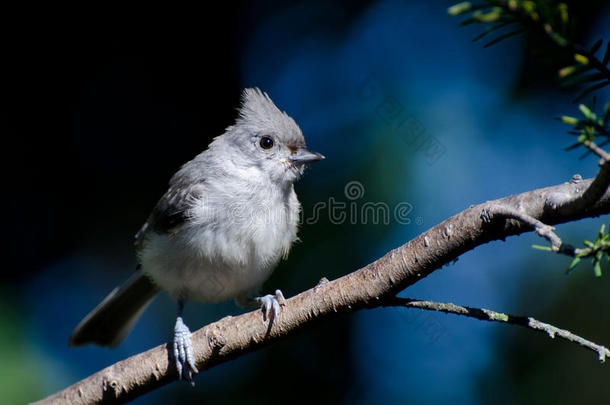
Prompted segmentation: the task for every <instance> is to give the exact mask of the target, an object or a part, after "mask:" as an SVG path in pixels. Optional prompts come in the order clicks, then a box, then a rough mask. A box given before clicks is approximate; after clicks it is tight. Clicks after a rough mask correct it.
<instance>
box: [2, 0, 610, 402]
mask: <svg viewBox="0 0 610 405" xmlns="http://www.w3.org/2000/svg"><path fill="white" fill-rule="evenodd" d="M580 3H581V4H579V2H568V4H569V10H570V13H571V14H572V16H573V18H574V28H573V35H574V39H575V40H576V41H577V42H580V43H582V44H585V45H591V44H592V43H593V42H595V41H596V40H597V39H598V38H600V37H604V38H605V39H606V40H610V8H609V7H608V3H607V2H605V1H592V2H586V4H585V2H580ZM450 4H451V3H450V2H445V1H423V0H422V1H406V0H400V1H399V0H395V1H355V2H348V1H336V2H323V1H309V2H279V1H266V2H257V3H244V2H241V3H235V4H230V5H226V6H216V7H217V8H215V9H214V10H208V11H206V12H200V11H197V10H189V9H187V8H184V9H182V8H178V7H175V8H172V9H165V8H159V9H138V10H126V9H125V10H106V9H94V8H93V7H92V6H91V8H84V7H83V8H80V9H65V10H63V9H58V8H57V7H56V6H53V8H52V9H48V10H38V11H37V12H35V13H33V12H32V11H31V10H22V9H13V10H11V11H10V12H9V13H7V16H9V19H10V20H12V24H11V25H10V26H9V27H10V28H11V29H9V30H8V31H9V34H8V35H7V36H6V37H5V38H4V41H3V42H4V45H5V58H4V60H5V64H6V65H7V67H8V68H9V73H7V74H6V75H5V80H4V81H5V82H6V83H5V84H6V86H5V90H6V91H5V97H6V99H7V101H8V103H7V110H6V112H7V116H6V120H5V122H6V124H7V126H6V130H5V134H6V135H5V139H6V140H8V144H5V149H4V150H5V155H8V156H5V164H6V163H8V165H9V167H8V170H7V171H6V175H5V187H6V189H5V194H8V195H10V201H12V203H11V204H9V207H8V208H9V209H8V210H7V211H6V214H5V216H6V217H7V220H8V222H9V225H10V230H11V235H10V238H9V239H10V241H9V245H8V248H7V252H8V254H9V259H11V260H10V261H9V263H10V266H7V267H6V268H5V269H4V270H3V273H2V276H3V279H2V284H1V286H0V358H1V359H2V362H1V365H0V395H1V397H2V398H3V400H2V402H3V403H8V404H10V403H23V402H27V401H32V400H35V399H39V398H41V397H43V396H46V395H49V394H51V393H53V392H55V391H57V390H59V389H61V388H64V387H65V386H67V385H69V384H71V383H74V382H76V381H77V380H80V379H82V378H84V377H86V376H88V375H90V374H91V373H93V372H95V371H97V370H99V369H101V368H103V367H105V366H107V365H110V364H112V363H113V362H115V361H118V360H120V359H123V358H125V357H127V356H130V355H133V354H135V353H138V352H140V351H143V350H146V349H148V348H150V347H153V346H155V345H158V344H161V343H163V342H166V341H167V340H168V339H169V338H170V333H171V331H172V327H173V322H174V319H175V305H174V303H173V302H172V300H171V299H170V298H169V297H167V296H166V295H161V296H159V297H158V298H157V299H156V300H155V301H154V303H153V305H151V306H150V307H149V309H148V310H147V311H146V313H145V314H144V316H143V317H142V318H141V320H140V321H139V322H138V324H137V325H136V327H135V329H134V330H133V332H132V333H131V334H130V335H129V336H128V338H127V339H126V340H125V341H124V342H123V343H122V344H121V345H120V346H119V347H118V348H117V349H114V350H108V349H102V348H98V347H82V348H68V346H67V341H68V336H69V335H70V333H71V331H72V329H73V328H74V326H75V325H76V324H77V323H78V321H79V320H80V319H81V318H82V317H83V316H84V315H85V314H86V313H87V312H88V311H89V310H90V309H91V308H93V307H94V306H95V305H96V304H97V303H98V302H99V301H100V300H101V299H102V298H103V297H104V296H105V295H106V294H107V293H108V292H109V291H110V290H111V289H112V288H113V287H114V286H115V285H117V284H119V283H120V282H122V281H123V280H125V279H126V278H127V277H128V276H129V274H130V273H131V271H132V270H133V268H134V266H135V257H134V252H133V248H132V238H133V235H134V234H135V232H136V231H137V230H138V229H139V227H140V225H141V224H142V223H143V222H144V221H145V220H146V218H147V216H148V213H149V210H150V209H152V207H153V206H154V204H155V202H156V200H157V198H159V197H160V195H161V194H162V193H163V192H164V190H165V187H166V184H167V181H168V179H169V178H170V177H171V175H172V174H173V172H174V171H175V170H176V169H177V168H178V167H179V166H180V164H182V163H184V162H185V161H187V160H188V159H190V158H192V157H193V156H194V155H195V154H197V153H198V152H199V151H201V150H202V149H203V148H205V147H206V145H207V144H208V143H209V141H210V140H211V138H212V137H214V136H217V135H219V134H221V133H222V132H223V129H224V128H225V127H226V126H228V125H230V124H231V123H232V120H233V119H234V117H235V109H236V107H237V106H238V103H239V94H240V91H241V89H242V88H244V87H250V86H258V87H260V88H261V89H263V90H264V91H266V92H268V93H269V94H270V96H271V97H272V98H273V100H274V101H275V102H276V104H277V105H278V106H279V107H280V108H281V109H283V110H286V111H287V112H288V113H289V114H290V115H292V116H293V117H294V118H295V120H296V122H297V123H299V125H300V126H301V128H302V130H303V132H304V134H305V137H306V139H307V141H308V144H309V146H310V147H311V148H312V149H314V150H317V151H320V152H322V153H323V154H325V155H326V157H327V159H326V160H325V161H323V162H321V163H319V164H316V165H313V166H312V167H311V168H310V169H309V170H308V172H307V174H306V176H305V177H304V178H303V180H302V181H301V182H300V183H298V185H297V192H298V194H299V196H300V199H301V201H302V203H303V207H304V214H305V217H306V218H307V217H311V216H312V215H313V207H314V205H315V204H316V203H320V202H328V201H330V199H331V198H333V199H334V200H335V201H337V202H345V203H346V204H355V205H356V206H358V207H361V205H362V204H364V203H366V202H381V203H385V204H387V205H388V207H392V208H393V207H396V206H397V205H399V204H406V206H408V207H409V208H410V210H409V212H408V215H407V217H406V218H403V219H404V220H403V221H400V222H402V223H399V222H398V221H396V220H394V218H393V217H392V220H391V221H389V223H387V224H385V223H379V224H375V223H372V221H368V222H365V221H361V220H360V221H343V222H342V223H336V221H333V220H332V219H331V218H329V212H328V211H327V210H326V211H324V210H323V211H322V213H321V215H320V218H319V219H318V220H316V221H308V223H305V224H304V225H303V226H302V228H301V231H300V237H301V239H302V242H301V243H299V244H297V245H296V246H295V247H294V249H293V251H292V253H291V255H290V257H289V259H288V260H287V261H285V262H283V263H282V264H281V265H280V267H279V268H278V269H277V271H276V272H275V274H274V275H273V276H272V278H271V279H270V280H269V281H268V282H267V284H266V285H265V290H266V291H272V290H273V289H275V288H281V289H282V290H283V291H284V293H285V295H287V296H292V295H294V294H297V293H299V292H300V291H302V290H305V289H307V288H310V287H312V286H313V285H315V284H316V283H317V281H318V280H319V279H320V278H321V277H328V278H329V279H333V278H336V277H339V276H341V275H343V274H346V273H348V272H351V271H354V270H356V269H358V268H359V267H361V266H363V265H365V264H367V263H369V262H371V261H373V260H374V259H376V258H378V257H380V256H381V255H383V254H384V253H385V252H387V251H388V250H390V249H392V248H394V247H396V246H399V245H401V244H403V243H405V242H406V241H408V240H409V239H411V238H413V237H414V236H416V235H418V234H419V233H421V232H423V231H425V230H426V229H428V228H429V227H431V226H434V225H435V224H437V223H438V222H440V221H442V220H444V219H446V218H448V217H449V216H451V215H453V214H455V213H457V212H459V211H461V210H463V209H464V208H467V207H468V206H469V205H471V204H476V203H480V202H483V201H485V200H489V199H495V198H499V197H502V196H505V195H508V194H513V193H519V192H523V191H528V190H531V189H534V188H538V187H544V186H548V185H554V184H558V183H561V182H565V181H567V180H569V179H570V178H571V176H572V175H573V174H575V173H580V174H582V175H583V177H592V176H594V175H595V173H596V167H597V166H596V161H595V159H593V158H592V157H588V158H584V159H579V156H580V153H579V152H565V151H564V150H563V148H565V147H566V146H568V145H570V144H571V143H572V141H573V139H572V138H570V136H569V135H567V133H566V132H567V126H565V125H564V124H562V123H560V122H558V121H556V120H553V118H554V117H556V116H559V115H577V107H576V105H574V104H572V103H571V100H572V99H573V97H574V92H573V91H571V90H570V91H567V90H565V89H560V87H559V86H558V84H557V81H556V72H557V69H558V68H559V67H561V66H562V63H563V62H566V60H565V58H564V59H561V58H562V57H561V56H559V59H556V58H553V57H551V56H549V53H544V52H542V53H541V52H539V51H537V50H536V49H535V48H534V47H533V46H532V43H534V42H535V41H534V40H530V39H529V38H528V37H526V36H521V37H515V38H511V39H509V40H506V41H504V42H502V43H500V44H498V45H496V46H493V47H491V48H488V49H483V47H482V46H481V44H480V43H474V44H473V43H472V42H471V39H472V38H473V37H474V36H475V35H476V34H478V33H479V32H480V30H481V29H482V28H481V27H466V28H460V27H459V19H455V18H450V17H448V15H447V12H446V8H447V6H448V5H450ZM568 62H569V60H568ZM609 95H610V94H609V92H608V91H607V90H606V92H605V93H604V92H598V93H597V96H598V99H599V100H602V101H605V100H607V99H608V98H609ZM350 182H358V183H357V184H358V186H359V187H360V189H359V190H360V191H361V193H360V195H359V196H358V197H359V198H356V199H354V198H353V196H352V197H350V196H349V195H346V190H345V187H346V185H347V184H348V183H350ZM351 184H355V183H351ZM603 221H607V218H596V219H591V220H586V221H581V222H579V223H575V224H566V225H562V226H560V227H559V232H560V234H561V236H562V237H563V238H564V239H566V240H568V241H572V242H573V243H578V242H579V241H581V240H582V239H585V238H591V237H592V236H593V235H594V233H595V232H596V231H597V229H598V228H599V226H600V224H601V223H603ZM309 222H310V223H309ZM533 243H541V241H540V240H538V239H536V237H534V236H533V235H525V236H522V237H513V238H509V239H508V240H506V242H496V243H491V244H488V245H485V246H482V247H480V248H477V249H476V250H474V251H472V252H469V253H467V254H465V255H464V256H462V257H461V258H460V259H459V261H457V262H456V263H454V264H452V265H449V266H446V267H445V268H443V269H442V270H439V271H437V272H435V273H433V274H432V275H430V276H429V277H427V278H426V279H424V280H422V281H421V282H420V283H418V284H416V285H414V286H412V287H410V288H408V289H407V290H405V291H404V292H403V293H402V295H404V296H408V297H412V298H420V299H430V300H438V301H444V302H445V301H451V302H454V303H457V304H463V305H470V306H480V307H485V308H491V309H495V310H499V311H504V312H508V313H513V314H519V315H529V316H533V317H536V318H538V319H541V320H543V321H547V322H551V323H554V324H556V325H557V326H559V327H565V328H567V329H570V330H572V331H574V332H575V333H579V334H581V335H583V336H584V337H587V338H590V339H592V340H593V341H596V342H599V343H602V344H606V345H608V344H610V324H609V321H610V311H609V310H608V308H609V305H610V296H609V294H608V291H609V288H610V285H609V282H608V277H602V278H601V279H596V278H595V277H594V276H593V272H592V270H591V269H590V266H588V265H583V266H581V267H579V268H578V270H577V271H575V272H574V273H573V274H571V275H569V276H566V275H565V273H564V269H565V267H566V266H567V264H568V259H567V258H564V257H557V256H553V255H550V254H548V253H546V252H541V251H536V250H533V249H531V247H530V246H531V244H533ZM240 312H241V310H240V309H239V308H238V307H236V306H235V305H234V304H233V303H223V304H218V305H202V304H197V303H191V304H189V305H188V306H187V308H186V313H185V316H186V320H187V323H188V324H189V325H190V326H191V328H192V329H196V328H199V327H200V326H203V325H204V324H206V323H208V322H211V321H214V320H217V319H219V318H221V317H223V316H226V315H229V314H239V313H240ZM609 378H610V368H608V365H600V363H599V362H598V361H597V359H596V356H595V354H593V353H591V352H587V351H586V350H584V349H582V348H579V347H577V346H576V345H574V344H568V343H564V342H559V341H553V340H550V339H548V337H546V336H543V335H541V334H536V333H534V332H531V331H528V330H524V329H521V328H515V327H511V326H505V325H494V324H489V323H484V322H481V321H476V320H471V319H464V318H457V317H455V316H450V315H444V314H436V313H427V312H421V311H416V310H406V309H379V310H367V311H360V312H358V313H355V314H350V315H349V316H343V317H340V318H337V319H333V320H329V321H326V322H325V323H323V324H321V325H320V324H319V325H317V326H315V327H313V328H311V329H310V330H307V331H304V332H302V333H300V334H298V335H297V336H295V337H293V338H291V339H288V340H286V341H283V342H280V343H278V344H275V345H273V346H272V347H269V348H266V349H264V350H262V351H259V352H256V353H253V354H250V355H247V356H244V357H241V358H239V359H236V360H234V361H231V362H229V363H227V364H223V365H220V366H218V367H215V368H214V369H212V370H209V371H205V372H202V373H201V374H200V375H199V376H198V377H197V379H196V383H197V386H196V387H195V388H194V389H193V388H191V387H190V386H188V384H181V383H174V384H171V385H169V386H167V387H164V388H162V389H160V390H157V391H155V392H153V393H150V394H148V395H146V396H144V397H142V398H140V399H138V400H136V401H134V403H138V404H156V403H159V404H161V403H223V404H233V403H236V404H239V403H248V404H253V403H286V402H290V403H311V402H312V401H315V402H319V403H349V404H360V403H362V404H365V403H396V402H400V403H412V404H437V403H452V404H487V403H494V404H497V403H500V404H513V403H538V404H545V403H549V404H550V403H568V402H571V401H572V402H576V401H577V402H578V403H585V404H594V403H596V404H599V403H607V401H608V398H610V385H608V384H607V382H608V379H609ZM24 387H27V389H24Z"/></svg>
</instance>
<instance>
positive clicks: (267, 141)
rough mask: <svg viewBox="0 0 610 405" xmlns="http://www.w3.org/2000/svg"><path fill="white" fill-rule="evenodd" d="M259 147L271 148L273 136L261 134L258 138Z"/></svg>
mask: <svg viewBox="0 0 610 405" xmlns="http://www.w3.org/2000/svg"><path fill="white" fill-rule="evenodd" d="M260 145H261V148H263V149H271V148H272V147H273V138H271V137H270V136H263V137H262V138H261V140H260Z"/></svg>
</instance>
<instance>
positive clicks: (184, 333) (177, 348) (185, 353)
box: [174, 317, 199, 385]
mask: <svg viewBox="0 0 610 405" xmlns="http://www.w3.org/2000/svg"><path fill="white" fill-rule="evenodd" d="M174 359H176V369H177V371H178V377H179V378H180V379H184V380H186V381H189V382H190V383H191V385H195V383H194V382H193V374H197V373H198V372H199V370H197V367H195V356H194V355H193V344H192V343H191V331H190V329H189V328H188V326H186V325H185V324H184V322H183V321H182V318H181V317H178V319H176V326H175V327H174Z"/></svg>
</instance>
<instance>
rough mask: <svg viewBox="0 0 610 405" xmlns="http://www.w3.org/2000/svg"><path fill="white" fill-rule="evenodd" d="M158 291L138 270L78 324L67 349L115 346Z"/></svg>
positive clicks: (123, 337)
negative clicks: (87, 345)
mask: <svg viewBox="0 0 610 405" xmlns="http://www.w3.org/2000/svg"><path fill="white" fill-rule="evenodd" d="M158 292H159V287H157V286H156V285H155V284H153V282H152V281H151V280H150V278H148V277H147V276H145V275H144V274H143V273H142V272H141V271H138V272H137V273H136V274H134V275H133V276H132V277H131V278H129V280H127V282H126V283H125V284H123V285H122V286H121V287H117V288H115V289H114V290H113V291H112V292H111V293H110V294H108V296H107V297H106V298H105V299H104V300H103V301H102V302H101V303H100V304H99V305H98V306H97V307H95V308H94V309H93V310H92V311H91V312H90V313H89V314H88V315H87V316H86V317H85V318H84V319H83V320H82V321H81V322H80V323H79V324H78V326H77V327H76V328H75V329H74V332H72V336H70V346H81V345H85V344H96V345H99V346H108V347H116V346H118V344H119V343H121V341H122V340H123V339H125V337H126V336H127V334H128V333H129V331H130V330H131V328H132V327H133V325H134V324H135V322H136V320H137V319H138V317H139V316H140V314H142V312H143V311H144V309H146V306H147V305H148V303H149V302H150V301H151V300H152V299H153V298H154V297H155V295H157V293H158Z"/></svg>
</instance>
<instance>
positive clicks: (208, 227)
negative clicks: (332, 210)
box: [188, 185, 301, 269]
mask: <svg viewBox="0 0 610 405" xmlns="http://www.w3.org/2000/svg"><path fill="white" fill-rule="evenodd" d="M300 210H301V206H300V204H299V201H298V200H297V196H296V193H295V192H294V188H293V187H292V185H290V186H289V187H286V188H285V189H282V188H280V187H264V186H251V185H250V186H249V187H244V185H241V186H240V185H238V186H237V187H227V186H225V187H214V188H212V189H211V190H208V193H206V194H205V197H201V198H199V199H198V200H196V201H194V202H193V205H192V208H191V209H190V212H189V216H190V217H191V218H192V227H191V229H190V230H189V232H188V233H189V234H190V235H191V246H192V247H193V248H195V249H197V250H198V251H199V253H200V255H202V256H203V257H207V258H209V257H216V258H219V259H222V261H224V262H226V263H227V264H229V265H232V266H237V267H245V268H250V269H252V268H254V269H261V268H265V267H275V264H276V263H277V262H278V261H279V259H280V258H281V257H282V256H286V255H287V254H288V251H289V250H290V246H291V245H292V243H293V242H294V241H295V240H296V239H297V227H298V221H299V214H300Z"/></svg>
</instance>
